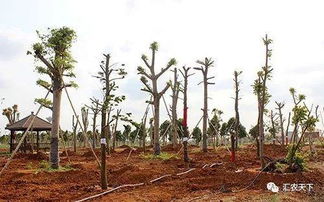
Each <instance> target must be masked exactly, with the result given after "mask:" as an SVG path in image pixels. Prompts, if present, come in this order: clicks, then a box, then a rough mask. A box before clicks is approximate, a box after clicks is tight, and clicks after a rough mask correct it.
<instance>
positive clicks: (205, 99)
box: [202, 68, 208, 152]
mask: <svg viewBox="0 0 324 202" xmlns="http://www.w3.org/2000/svg"><path fill="white" fill-rule="evenodd" d="M207 71H208V68H206V69H205V75H204V109H203V131H202V132H203V137H202V138H203V144H202V150H203V152H207V146H208V145H207V141H208V140H207V118H208V115H207V110H208V83H207V75H208V74H207Z"/></svg>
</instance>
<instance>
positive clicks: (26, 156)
mask: <svg viewBox="0 0 324 202" xmlns="http://www.w3.org/2000/svg"><path fill="white" fill-rule="evenodd" d="M16 158H20V159H26V160H48V158H49V157H48V155H47V154H45V153H43V152H37V153H35V154H34V153H26V154H25V153H18V154H17V155H16Z"/></svg>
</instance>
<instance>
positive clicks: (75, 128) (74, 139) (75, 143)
mask: <svg viewBox="0 0 324 202" xmlns="http://www.w3.org/2000/svg"><path fill="white" fill-rule="evenodd" d="M77 119H78V117H76V120H75V119H74V115H72V127H73V151H74V152H76V151H77V149H76V148H77V128H78V121H77Z"/></svg>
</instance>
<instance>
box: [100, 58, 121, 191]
mask: <svg viewBox="0 0 324 202" xmlns="http://www.w3.org/2000/svg"><path fill="white" fill-rule="evenodd" d="M103 56H104V60H102V61H101V63H100V68H101V71H99V72H98V74H97V76H95V78H98V79H99V80H100V81H101V82H102V84H103V88H102V90H103V92H104V93H103V94H104V97H103V102H102V107H101V140H100V143H101V188H102V189H107V172H106V151H107V150H108V151H109V139H110V135H111V128H110V124H111V122H112V121H111V120H110V112H111V111H112V108H113V107H116V106H118V104H119V103H120V102H122V101H124V100H125V96H123V95H121V96H117V95H115V94H114V91H116V90H117V89H118V85H117V83H116V80H120V79H124V78H125V76H126V74H127V73H126V72H125V69H124V68H123V66H124V64H122V65H121V67H120V66H117V64H116V63H114V64H111V61H110V59H111V56H110V54H103ZM107 144H108V146H107Z"/></svg>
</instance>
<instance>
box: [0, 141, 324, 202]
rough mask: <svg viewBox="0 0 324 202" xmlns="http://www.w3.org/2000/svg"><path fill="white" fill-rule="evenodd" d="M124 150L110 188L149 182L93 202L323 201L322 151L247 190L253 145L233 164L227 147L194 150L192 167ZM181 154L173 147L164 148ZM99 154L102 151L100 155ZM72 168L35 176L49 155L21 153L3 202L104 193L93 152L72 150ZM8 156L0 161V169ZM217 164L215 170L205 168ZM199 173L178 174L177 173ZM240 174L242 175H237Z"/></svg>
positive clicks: (279, 153)
mask: <svg viewBox="0 0 324 202" xmlns="http://www.w3.org/2000/svg"><path fill="white" fill-rule="evenodd" d="M130 150H131V149H130V148H129V147H127V146H122V147H120V148H118V149H116V152H114V153H112V154H111V155H110V156H108V157H107V169H108V170H107V173H108V186H109V188H108V189H111V188H114V187H117V186H120V185H123V184H135V183H142V182H143V183H145V184H144V185H143V186H139V187H134V188H122V189H119V190H118V191H115V192H112V193H109V194H107V195H105V196H102V197H100V198H96V199H95V200H102V201H210V200H215V201H272V200H273V201H276V200H280V201H281V200H285V201H310V200H315V201H316V200H318V201H323V199H324V197H323V195H324V193H323V188H322V187H323V184H324V171H323V168H324V166H323V165H324V164H323V163H324V158H323V157H324V152H323V151H324V149H323V148H317V156H316V158H315V160H314V159H313V160H311V161H309V163H308V165H309V168H308V170H307V171H305V172H302V173H286V174H279V173H262V174H261V175H260V176H259V177H258V178H257V179H256V180H255V182H254V183H253V184H252V185H251V186H249V187H248V188H247V189H245V190H242V189H244V188H246V187H247V186H248V185H249V184H250V183H251V181H252V180H253V179H254V178H255V176H257V175H258V173H259V166H260V164H259V160H258V159H257V158H256V148H255V147H254V146H252V145H249V146H245V147H243V148H240V149H239V151H238V152H237V162H236V163H235V164H234V163H231V162H230V161H229V159H230V156H229V152H228V150H227V149H225V148H218V149H217V150H216V151H214V150H212V149H210V150H209V152H208V153H202V152H200V151H199V148H197V147H191V148H190V158H191V159H192V162H191V163H190V165H185V164H184V163H183V161H182V160H181V157H182V154H181V153H180V154H179V157H180V158H179V159H177V158H171V159H168V160H159V159H154V160H149V159H143V158H142V157H141V153H142V151H141V150H140V149H138V150H135V151H132V153H131V156H130V158H129V159H128V160H126V159H127V156H128V155H129V151H130ZM162 150H163V151H168V152H172V153H175V154H176V153H177V152H178V150H179V148H178V149H177V150H175V151H173V150H172V148H171V147H170V146H166V147H164V148H163V149H162ZM96 153H98V154H99V153H100V152H99V151H96ZM265 154H266V156H268V157H271V158H282V157H284V156H285V154H286V150H285V149H283V148H281V147H280V146H276V145H266V147H265ZM69 157H70V160H71V166H72V167H73V168H75V170H70V171H65V172H36V169H37V168H38V167H39V164H40V162H41V161H42V160H46V159H47V158H48V155H47V154H43V153H41V154H19V155H17V156H16V157H15V159H14V160H13V162H12V163H11V164H10V166H9V168H8V169H7V170H6V171H5V173H4V174H3V175H2V176H1V177H0V184H1V189H0V200H3V201H8V200H9V201H15V200H19V201H62V200H63V201H72V200H77V199H82V198H85V197H87V196H91V195H94V194H97V193H100V192H102V190H101V189H100V186H99V183H100V182H99V179H100V174H99V169H98V165H97V164H96V162H95V158H94V157H93V155H92V153H91V152H90V151H89V150H87V149H80V150H79V151H78V152H77V153H74V152H71V151H70V152H69ZM5 162H6V157H0V166H1V167H3V165H4V164H5ZM212 163H218V164H217V165H215V166H213V167H209V166H205V168H202V167H203V166H204V165H205V164H209V165H210V164H212ZM61 164H62V165H66V164H68V159H67V157H66V155H65V154H63V153H62V154H61ZM190 168H196V169H195V170H193V171H191V172H189V173H187V174H184V175H181V176H177V175H176V174H177V173H180V172H184V171H187V170H188V169H190ZM238 171H239V172H238ZM165 174H171V176H169V177H166V178H163V179H162V180H160V181H157V182H154V183H150V182H149V181H150V180H152V179H155V178H157V177H160V176H162V175H165ZM268 182H274V183H275V184H276V185H277V186H279V188H280V189H281V187H282V186H283V184H284V183H291V184H292V183H305V184H308V183H313V184H314V190H313V191H312V192H310V193H308V192H279V193H272V192H270V191H268V190H267V188H266V184H267V183H268Z"/></svg>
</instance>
